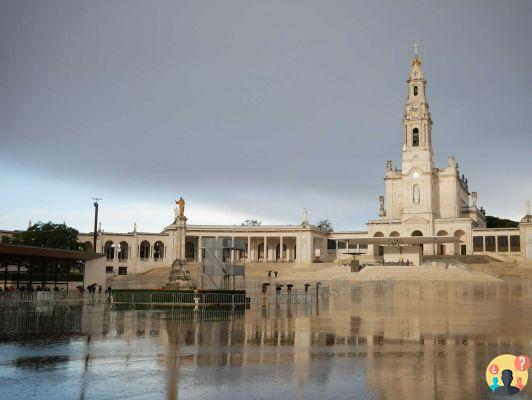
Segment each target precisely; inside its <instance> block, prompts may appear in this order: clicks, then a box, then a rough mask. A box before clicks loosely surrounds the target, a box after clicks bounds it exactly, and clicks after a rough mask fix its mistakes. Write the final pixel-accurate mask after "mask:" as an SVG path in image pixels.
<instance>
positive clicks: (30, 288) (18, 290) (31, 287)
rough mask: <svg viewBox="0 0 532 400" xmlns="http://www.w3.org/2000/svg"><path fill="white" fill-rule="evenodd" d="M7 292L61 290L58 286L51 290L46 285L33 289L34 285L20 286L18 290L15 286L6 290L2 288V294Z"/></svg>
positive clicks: (7, 287)
mask: <svg viewBox="0 0 532 400" xmlns="http://www.w3.org/2000/svg"><path fill="white" fill-rule="evenodd" d="M4 291H5V292H6V293H15V292H51V291H54V292H58V291H59V288H58V287H57V286H54V288H53V289H51V288H50V287H49V286H46V285H42V286H41V285H39V286H37V287H36V288H34V287H33V285H27V286H19V287H18V288H17V287H16V286H14V285H11V286H6V287H5V288H2V287H0V292H4Z"/></svg>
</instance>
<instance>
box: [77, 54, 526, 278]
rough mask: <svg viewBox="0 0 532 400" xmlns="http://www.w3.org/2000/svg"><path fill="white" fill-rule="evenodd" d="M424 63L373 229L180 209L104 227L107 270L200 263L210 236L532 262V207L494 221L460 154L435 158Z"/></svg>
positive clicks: (287, 254) (286, 256)
mask: <svg viewBox="0 0 532 400" xmlns="http://www.w3.org/2000/svg"><path fill="white" fill-rule="evenodd" d="M421 65H422V63H421V59H420V58H419V56H418V55H417V54H416V55H415V56H414V58H413V60H412V68H411V71H410V75H409V78H408V81H407V83H408V87H407V93H408V94H407V100H406V106H405V111H404V117H403V132H402V136H403V149H402V151H403V153H402V154H403V155H402V164H401V168H400V169H399V168H397V167H394V166H393V164H392V162H391V161H388V162H387V165H386V171H385V176H384V180H385V185H386V190H385V196H380V197H379V203H380V213H379V218H378V219H375V220H370V221H368V223H367V227H368V228H367V231H356V232H324V231H321V230H319V229H317V228H316V227H315V226H312V225H311V224H309V223H308V221H307V220H306V218H303V219H304V220H303V222H302V223H301V224H299V225H282V226H238V225H187V223H186V217H185V216H184V215H182V216H180V215H178V213H177V212H176V219H175V221H174V222H173V223H172V224H170V225H168V226H167V227H165V228H164V229H163V230H162V231H161V232H157V233H148V232H138V231H137V229H136V227H135V228H134V229H133V231H132V232H127V233H118V232H106V231H104V230H102V229H101V228H100V229H99V230H98V232H97V242H96V251H98V252H102V253H104V254H105V255H106V257H107V264H106V265H107V272H108V273H109V274H113V275H115V274H122V275H124V274H135V273H142V272H145V271H148V270H151V269H153V268H156V267H160V266H165V267H169V266H170V265H171V264H172V262H173V261H174V260H176V259H186V260H187V261H188V262H195V263H201V261H202V257H203V249H202V247H203V239H204V238H228V239H231V240H233V239H239V240H242V241H244V242H245V250H242V251H239V252H238V254H237V255H235V257H238V258H240V259H243V260H245V261H247V262H287V263H313V262H324V261H335V260H337V259H340V258H342V257H346V253H350V254H352V253H358V254H365V255H364V257H366V258H367V259H369V260H373V261H376V262H378V261H379V260H382V258H383V257H384V256H386V255H390V254H391V253H396V254H395V259H397V260H402V259H404V258H407V259H408V258H409V257H413V258H415V256H416V255H415V254H411V252H412V251H413V252H414V253H415V252H418V253H423V254H424V255H432V256H456V255H459V256H467V255H472V254H484V255H492V256H494V257H499V258H503V259H508V260H510V259H515V260H519V261H524V262H532V216H530V211H529V210H528V211H527V213H526V215H525V217H524V218H523V220H522V221H521V223H520V225H519V227H517V228H509V229H508V228H505V229H488V228H486V218H485V212H484V210H483V209H482V208H480V209H479V208H478V206H477V194H476V192H470V191H469V185H468V181H467V179H465V178H464V176H463V175H461V174H460V171H459V167H458V162H457V161H456V160H455V159H454V157H452V156H451V157H449V158H448V164H447V165H446V166H443V167H441V168H440V167H437V166H435V165H434V157H433V147H432V118H431V114H430V112H429V103H428V100H427V96H426V87H427V81H426V79H425V76H424V73H423V70H422V68H421ZM398 134H399V132H398ZM80 240H81V241H83V242H85V243H86V246H87V248H88V249H89V250H92V240H93V233H81V234H80ZM403 250H405V251H404V252H403ZM232 257H233V256H232Z"/></svg>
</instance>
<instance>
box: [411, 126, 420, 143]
mask: <svg viewBox="0 0 532 400" xmlns="http://www.w3.org/2000/svg"><path fill="white" fill-rule="evenodd" d="M412 146H415V147H417V146H419V129H417V128H414V130H413V131H412Z"/></svg>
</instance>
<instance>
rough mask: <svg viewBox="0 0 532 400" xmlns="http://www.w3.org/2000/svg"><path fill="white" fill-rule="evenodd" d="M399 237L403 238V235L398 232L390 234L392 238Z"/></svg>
mask: <svg viewBox="0 0 532 400" xmlns="http://www.w3.org/2000/svg"><path fill="white" fill-rule="evenodd" d="M399 236H401V234H400V233H399V232H397V231H393V232H391V233H390V237H399Z"/></svg>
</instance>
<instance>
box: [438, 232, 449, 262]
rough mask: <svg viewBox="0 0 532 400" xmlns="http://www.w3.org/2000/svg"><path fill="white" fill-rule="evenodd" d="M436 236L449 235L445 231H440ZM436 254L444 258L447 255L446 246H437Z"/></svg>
mask: <svg viewBox="0 0 532 400" xmlns="http://www.w3.org/2000/svg"><path fill="white" fill-rule="evenodd" d="M436 236H449V233H448V232H447V231H446V230H445V229H440V230H439V231H438V233H437V234H436ZM437 246H438V248H437V249H436V250H437V251H436V254H437V255H439V256H444V255H446V254H447V245H445V244H443V243H441V244H438V245H437Z"/></svg>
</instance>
